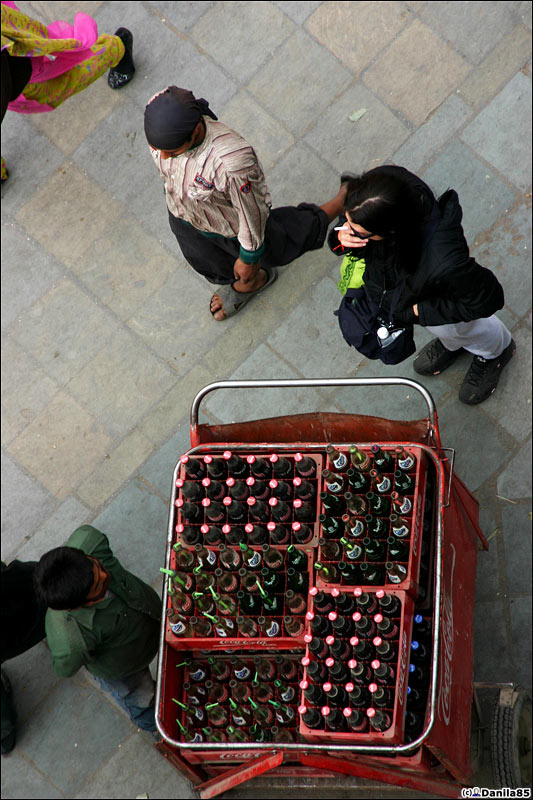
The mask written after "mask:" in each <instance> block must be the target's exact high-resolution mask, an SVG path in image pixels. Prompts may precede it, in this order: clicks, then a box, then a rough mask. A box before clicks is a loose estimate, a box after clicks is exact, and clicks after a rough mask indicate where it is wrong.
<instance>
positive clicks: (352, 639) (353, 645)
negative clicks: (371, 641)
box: [350, 636, 359, 647]
mask: <svg viewBox="0 0 533 800" xmlns="http://www.w3.org/2000/svg"><path fill="white" fill-rule="evenodd" d="M350 644H351V645H352V647H355V645H356V644H359V637H358V636H352V638H351V639H350Z"/></svg>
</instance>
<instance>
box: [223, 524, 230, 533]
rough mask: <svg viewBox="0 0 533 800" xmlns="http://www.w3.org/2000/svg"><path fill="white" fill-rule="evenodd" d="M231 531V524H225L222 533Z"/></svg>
mask: <svg viewBox="0 0 533 800" xmlns="http://www.w3.org/2000/svg"><path fill="white" fill-rule="evenodd" d="M230 531H231V525H223V526H222V533H226V534H228V533H229V532H230Z"/></svg>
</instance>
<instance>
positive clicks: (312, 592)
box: [309, 586, 318, 597]
mask: <svg viewBox="0 0 533 800" xmlns="http://www.w3.org/2000/svg"><path fill="white" fill-rule="evenodd" d="M309 594H310V595H311V597H314V596H315V595H317V594H318V589H317V588H316V586H311V588H310V589H309Z"/></svg>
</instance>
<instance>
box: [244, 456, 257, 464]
mask: <svg viewBox="0 0 533 800" xmlns="http://www.w3.org/2000/svg"><path fill="white" fill-rule="evenodd" d="M246 461H247V462H248V463H249V464H253V463H254V461H255V456H246Z"/></svg>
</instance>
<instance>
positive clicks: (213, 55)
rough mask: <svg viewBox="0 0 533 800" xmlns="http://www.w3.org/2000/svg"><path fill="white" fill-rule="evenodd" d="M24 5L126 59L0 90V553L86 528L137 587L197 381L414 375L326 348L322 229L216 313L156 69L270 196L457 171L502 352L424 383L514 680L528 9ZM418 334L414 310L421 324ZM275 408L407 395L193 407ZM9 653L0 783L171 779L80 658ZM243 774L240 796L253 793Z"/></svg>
mask: <svg viewBox="0 0 533 800" xmlns="http://www.w3.org/2000/svg"><path fill="white" fill-rule="evenodd" d="M20 5H21V7H22V8H23V10H26V11H28V12H29V13H30V14H31V15H33V16H35V17H38V18H41V19H43V20H47V21H51V20H52V19H55V18H57V17H62V18H65V19H67V20H69V21H72V19H73V16H74V13H75V12H76V11H88V12H89V13H91V14H92V15H94V16H95V17H96V19H97V21H98V25H99V29H100V30H101V31H107V32H113V31H114V30H115V29H116V28H117V27H118V26H119V25H127V26H128V27H130V28H131V30H132V31H133V33H134V37H135V50H134V53H135V58H136V64H137V75H136V78H135V80H134V81H133V82H132V83H131V84H130V85H129V86H127V87H126V88H124V89H123V90H121V91H119V92H113V91H111V90H110V89H109V88H108V86H107V83H106V80H105V79H100V80H99V81H98V83H97V84H96V85H94V86H92V87H91V88H90V89H89V90H87V91H86V92H84V93H83V94H82V95H79V96H78V97H75V98H73V99H71V100H70V101H69V102H68V103H66V104H65V105H64V106H63V107H62V108H61V109H59V110H58V111H56V112H54V113H53V114H51V115H40V116H39V115H37V116H22V115H19V116H17V115H14V114H12V113H11V112H8V114H7V117H6V119H5V121H4V124H3V126H2V154H3V156H4V157H5V158H6V161H7V164H8V168H9V170H10V173H11V177H10V179H9V181H8V183H7V184H6V185H5V186H3V187H2V201H3V202H2V257H3V261H2V265H3V294H2V357H3V367H4V368H3V374H2V377H3V383H2V415H3V425H2V448H3V450H2V453H3V455H2V459H3V461H2V484H3V490H4V491H3V520H2V558H3V559H4V560H7V561H10V560H11V559H13V558H15V557H18V558H20V559H31V558H37V557H39V556H40V554H42V553H43V552H44V551H46V550H48V549H50V548H51V547H54V546H56V545H59V544H62V543H63V542H64V541H65V540H66V538H67V537H68V535H69V534H70V533H71V531H72V530H73V529H74V528H75V527H76V526H77V525H79V524H81V523H84V522H92V523H94V525H96V526H97V527H98V528H101V529H102V530H104V531H106V532H107V533H108V534H109V537H110V539H111V542H112V545H113V547H114V549H115V551H116V553H117V555H118V556H119V557H120V559H121V560H122V561H123V563H124V564H125V565H126V566H127V567H129V568H131V569H132V570H134V571H135V572H137V573H138V574H140V575H141V576H142V577H143V578H145V579H147V580H148V581H149V582H151V583H152V584H153V585H154V586H155V587H156V588H157V589H158V590H159V588H160V579H159V573H158V568H159V566H160V565H161V564H162V563H163V559H164V547H165V545H164V542H165V531H166V524H167V505H168V496H169V489H170V481H171V477H172V469H173V467H174V464H175V462H176V460H177V458H178V457H179V455H180V454H181V453H182V452H183V451H184V450H186V449H188V441H189V439H188V435H189V434H188V421H187V415H188V410H189V407H190V403H191V400H192V398H193V397H194V395H195V394H196V392H197V390H198V389H199V388H200V387H202V386H203V385H205V384H206V383H209V382H211V381H212V380H215V379H225V378H259V377H272V378H286V377H287V378H290V377H346V376H358V377H365V376H378V375H402V376H407V377H414V373H413V372H412V366H411V362H407V363H405V364H403V365H401V366H400V367H399V368H396V369H395V368H389V369H387V368H386V367H383V366H377V365H376V364H375V363H373V364H371V363H369V362H367V361H365V360H364V359H362V358H358V357H357V354H356V353H355V351H352V352H350V349H349V348H348V347H346V346H345V345H344V344H343V341H342V339H341V337H340V334H339V331H338V329H337V323H336V320H335V318H334V317H333V314H332V312H333V310H334V309H335V307H336V305H337V304H338V301H339V297H340V296H339V295H338V292H337V290H336V287H335V283H336V279H337V273H338V264H337V263H336V262H335V259H333V258H332V257H331V254H330V253H329V251H327V250H324V251H320V252H315V253H313V254H310V255H307V256H305V257H303V258H302V259H300V261H299V262H297V263H295V264H294V265H292V266H291V267H289V268H287V269H285V270H284V271H282V273H281V275H280V279H279V280H278V282H277V283H276V284H275V285H274V286H273V287H272V289H270V290H269V292H268V293H267V294H265V295H264V296H262V297H260V298H257V299H255V300H254V301H253V303H251V304H250V305H249V306H248V307H247V308H246V310H245V311H244V312H243V313H242V314H240V315H238V316H236V317H235V318H233V319H232V320H230V321H226V322H224V323H222V324H217V323H215V322H213V321H212V320H211V318H210V315H209V313H208V305H209V297H210V289H209V286H208V285H207V284H206V283H204V282H203V281H202V280H200V279H199V278H198V277H197V276H196V275H195V274H194V273H193V272H192V270H190V268H188V267H187V266H186V264H185V262H184V261H183V259H182V257H181V256H180V254H179V252H178V250H177V247H176V244H175V241H174V240H173V237H172V235H171V233H170V231H169V229H168V224H167V220H166V212H165V206H164V199H163V196H162V192H161V185H160V180H159V178H158V176H157V175H156V173H155V171H154V167H153V164H152V161H151V158H150V156H149V154H148V150H147V147H146V143H145V139H144V135H143V124H142V115H143V109H144V106H145V104H146V102H147V100H148V98H149V97H150V96H151V95H152V94H153V93H154V92H155V91H156V90H159V89H161V88H163V87H165V86H166V85H168V84H169V83H176V84H178V85H181V86H184V87H187V88H191V89H192V90H193V91H194V92H195V93H196V94H197V95H201V96H205V97H207V98H208V99H209V100H210V102H211V105H212V107H213V109H214V110H215V111H216V113H217V114H218V115H219V117H220V119H221V120H222V121H224V122H226V123H228V124H230V125H231V126H233V127H234V128H235V129H236V130H238V131H239V132H241V133H242V134H243V135H245V136H246V137H247V138H248V139H249V141H250V142H252V143H253V144H254V145H255V146H256V149H257V151H258V153H259V154H260V158H261V160H262V163H263V165H264V168H265V171H266V174H267V179H268V183H269V186H270V189H271V191H272V195H273V198H274V202H275V204H276V205H282V204H286V203H295V202H300V201H302V200H306V201H313V202H318V203H321V202H323V201H324V200H326V199H328V197H330V196H332V195H333V194H334V193H336V191H337V187H338V175H339V173H340V171H341V170H344V169H351V170H355V171H363V170H365V169H368V168H370V167H372V166H375V165H377V164H381V163H383V162H387V161H392V162H395V163H397V164H401V165H404V166H406V167H408V168H410V169H412V170H414V171H416V172H418V173H419V174H420V175H421V176H422V177H423V178H424V179H425V180H426V181H428V182H429V183H430V185H431V186H432V187H433V188H434V189H435V191H437V192H442V191H444V190H445V189H446V188H448V187H449V186H452V187H454V188H456V189H457V190H458V192H459V195H460V198H461V201H462V205H463V208H464V227H465V231H466V233H467V236H468V239H469V241H470V243H471V247H472V251H473V254H474V255H475V256H476V257H477V258H478V260H480V261H481V263H485V264H487V266H490V267H491V268H492V269H494V270H495V272H496V274H497V275H498V277H499V278H500V280H501V282H502V283H503V285H504V287H505V291H506V306H505V308H504V309H503V311H502V312H501V318H502V319H503V320H504V322H505V323H506V324H507V325H508V326H509V327H510V328H511V329H512V331H513V336H514V338H515V339H516V342H517V345H518V351H517V355H516V357H515V358H514V359H513V361H512V362H511V364H510V365H509V367H508V368H507V370H506V371H505V374H504V376H503V378H502V380H501V384H500V387H499V389H498V391H497V393H496V394H495V395H494V396H493V397H492V398H491V399H489V400H488V401H487V402H485V403H484V404H483V405H482V406H479V407H475V408H468V407H465V406H463V405H461V404H460V403H459V401H458V399H457V390H458V387H459V385H460V382H461V379H462V375H463V374H464V372H465V370H466V368H467V366H468V361H467V358H466V357H462V358H461V359H460V360H459V361H458V362H456V364H455V365H454V366H453V367H452V368H451V369H450V370H449V371H448V372H446V373H445V375H443V376H442V377H441V378H438V379H432V380H430V381H429V380H428V381H427V386H428V387H429V388H430V390H431V392H432V393H433V396H434V398H435V400H436V403H437V407H438V411H439V416H440V422H441V432H442V439H443V442H444V443H445V445H447V446H450V447H455V448H456V449H457V461H456V468H457V472H458V473H459V475H460V476H461V477H462V478H463V479H464V480H465V482H466V483H467V485H468V486H469V487H470V488H471V489H472V490H473V491H475V493H476V495H477V497H478V498H479V500H480V503H481V520H482V526H483V529H484V531H485V533H486V535H487V537H488V538H489V539H490V545H491V547H490V551H489V553H484V554H480V558H479V570H478V579H477V601H476V623H475V653H476V655H475V673H476V678H477V679H478V680H492V681H510V680H514V681H519V682H521V683H525V684H528V685H529V683H530V678H531V666H530V664H531V659H530V632H531V608H530V602H531V584H530V575H531V539H530V536H531V534H530V523H531V503H530V499H529V498H530V497H531V488H530V475H531V466H530V432H531V393H530V385H531V360H530V355H531V347H530V345H531V293H530V284H531V273H530V254H531V241H530V199H531V198H530V164H531V161H530V138H531V125H530V89H531V70H530V66H531V62H530V35H531V30H530V28H531V6H530V4H529V3H526V2H453V3H452V2H368V3H367V2H360V3H350V2H338V3H328V2H325V3H322V2H254V3H251V2H228V3H225V2H224V3H223V2H218V3H216V2H195V3H185V2H180V3H166V2H107V3H101V2H93V3H84V2H79V3H75V2H61V3H57V2H56V3H48V2H34V3H21V4H20ZM363 109H364V110H365V113H364V115H362V116H360V118H359V119H358V121H356V122H354V121H352V120H350V116H351V115H353V114H354V112H358V111H359V112H360V111H362V110H363ZM428 338H429V337H428V336H427V334H426V333H425V332H424V331H423V330H420V331H419V332H417V342H418V343H419V344H423V343H425V342H426V341H427V340H428ZM248 394H249V395H250V396H248ZM297 408H303V410H346V411H360V412H363V413H372V414H377V415H382V416H389V417H393V418H401V417H406V416H413V417H417V416H419V415H421V414H422V413H423V406H422V404H421V403H420V402H419V401H418V400H416V399H415V398H414V396H413V394H412V392H409V391H407V392H406V391H405V390H397V389H394V390H390V391H386V392H384V391H378V392H376V391H374V392H370V391H367V390H364V391H340V392H328V391H307V392H300V393H299V394H298V395H296V394H294V393H292V392H285V393H281V392H279V391H278V392H276V393H275V394H274V393H273V392H264V393H258V392H249V393H245V394H244V395H243V394H242V393H241V395H235V394H234V395H232V396H231V397H230V396H229V395H228V396H226V395H224V399H222V398H217V396H216V395H215V396H213V398H212V399H211V400H210V401H209V402H207V403H206V405H205V410H206V413H207V414H208V417H207V419H208V420H209V421H215V420H221V421H230V420H232V419H235V420H243V419H249V418H252V417H253V416H258V417H260V416H271V415H277V414H280V413H281V414H283V413H291V412H294V411H295V410H296V409H297ZM7 671H8V673H9V675H10V676H11V679H12V682H13V685H14V690H15V694H16V699H17V704H18V708H19V717H20V723H19V741H18V745H17V748H16V750H15V751H14V752H13V754H12V755H10V756H8V757H3V758H2V796H3V797H6V798H18V797H24V798H60V797H68V798H84V797H87V798H88V797H95V798H115V797H116V798H124V797H136V796H138V795H143V796H144V793H148V795H149V797H151V798H156V797H157V798H168V797H192V796H193V794H192V790H191V788H190V786H189V784H188V783H187V782H186V781H183V780H182V779H181V778H180V777H179V776H178V774H177V773H176V772H175V771H174V770H173V768H171V767H170V766H169V765H168V764H167V763H166V762H165V761H164V760H163V759H162V758H161V757H160V756H159V755H158V754H157V753H156V752H155V751H154V750H153V748H152V744H151V742H150V741H149V739H148V738H147V737H146V736H145V735H144V734H142V733H140V732H138V731H137V730H136V729H135V728H133V727H132V726H131V725H130V723H129V721H128V719H127V718H126V717H125V716H124V715H123V714H122V712H120V711H119V710H118V709H117V708H116V707H115V705H114V704H113V703H112V701H110V700H109V699H108V698H107V697H105V696H104V695H102V693H101V692H100V691H99V689H98V688H97V687H96V686H95V684H94V682H93V681H92V679H91V678H90V676H89V675H88V673H85V672H83V673H80V674H78V675H77V676H76V677H75V678H74V679H72V680H61V679H58V678H56V677H55V676H54V673H53V672H52V669H51V666H50V661H49V657H48V651H47V649H46V647H45V645H44V644H41V645H39V646H38V647H37V648H35V649H34V650H33V651H31V652H29V653H26V654H25V655H23V656H21V657H19V658H17V659H15V660H13V661H12V662H10V663H9V664H8V665H7ZM482 777H483V779H484V780H485V783H484V784H482V785H488V784H487V782H486V781H488V780H490V778H489V777H488V776H487V775H486V774H485V773H483V776H482ZM262 786H263V788H261V787H256V788H255V789H254V788H253V787H252V786H251V785H248V786H247V787H246V788H244V789H243V790H241V791H240V792H237V793H235V796H239V797H252V796H254V797H270V796H274V793H273V788H272V786H270V787H268V785H265V784H263V785H262ZM354 791H355V790H345V793H346V792H347V793H348V794H350V793H351V796H355V794H354ZM345 793H344V794H345ZM285 794H286V793H285ZM344 794H343V792H337V793H336V794H335V793H334V792H333V791H332V790H330V789H324V792H323V796H324V795H325V796H331V797H333V796H344ZM363 794H364V792H363ZM393 795H394V793H393V794H391V791H390V790H383V792H379V791H378V792H377V794H375V795H374V796H382V797H385V796H386V797H389V796H393ZM280 796H284V793H283V791H280ZM365 796H370V790H369V789H367V790H366V794H365Z"/></svg>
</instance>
